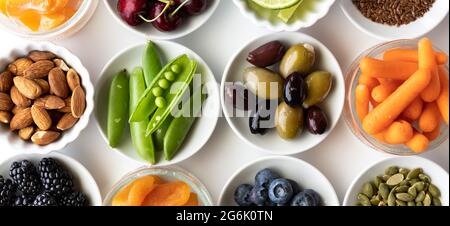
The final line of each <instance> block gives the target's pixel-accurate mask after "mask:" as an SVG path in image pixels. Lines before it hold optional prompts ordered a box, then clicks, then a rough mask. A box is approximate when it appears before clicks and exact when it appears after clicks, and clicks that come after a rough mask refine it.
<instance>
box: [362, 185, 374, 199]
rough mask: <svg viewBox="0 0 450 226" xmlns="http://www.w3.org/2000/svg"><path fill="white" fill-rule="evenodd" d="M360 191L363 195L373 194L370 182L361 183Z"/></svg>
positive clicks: (370, 195)
mask: <svg viewBox="0 0 450 226" xmlns="http://www.w3.org/2000/svg"><path fill="white" fill-rule="evenodd" d="M362 193H363V194H364V195H366V196H367V197H372V196H373V193H374V192H373V187H372V184H370V183H365V184H364V185H363V189H362Z"/></svg>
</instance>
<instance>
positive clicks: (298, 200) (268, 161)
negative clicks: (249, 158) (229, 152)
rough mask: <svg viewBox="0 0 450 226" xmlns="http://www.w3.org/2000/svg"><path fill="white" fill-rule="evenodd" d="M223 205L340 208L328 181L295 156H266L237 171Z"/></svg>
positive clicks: (226, 186)
mask: <svg viewBox="0 0 450 226" xmlns="http://www.w3.org/2000/svg"><path fill="white" fill-rule="evenodd" d="M218 203H219V205H221V206H293V207H301V206H307V207H316V206H339V200H338V198H337V195H336V192H335V191H334V188H333V186H332V185H331V183H330V182H329V181H328V179H327V178H326V177H325V176H324V175H323V174H322V173H321V172H320V171H319V170H317V169H316V168H315V167H314V166H312V165H310V164H308V163H306V162H304V161H302V160H300V159H296V158H293V157H283V156H280V157H276V156H273V157H265V158H262V159H259V160H256V161H254V162H252V163H250V164H248V165H246V166H244V167H243V168H241V169H240V170H238V171H237V172H236V173H235V174H234V175H233V176H232V177H231V179H230V180H229V181H228V182H227V184H226V185H225V187H224V189H223V191H222V194H221V196H220V198H219V202H218Z"/></svg>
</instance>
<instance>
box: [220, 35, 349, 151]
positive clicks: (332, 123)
mask: <svg viewBox="0 0 450 226" xmlns="http://www.w3.org/2000/svg"><path fill="white" fill-rule="evenodd" d="M274 40H279V41H281V42H282V43H283V44H285V45H286V48H290V47H291V46H293V45H296V44H299V43H308V44H310V45H312V46H313V47H314V51H315V52H316V54H317V55H316V63H315V65H314V70H322V71H328V72H330V73H331V75H332V76H333V88H332V89H331V92H330V94H329V95H328V97H327V98H326V99H325V100H324V101H323V103H321V104H320V107H321V108H322V109H323V110H324V111H325V112H326V114H327V117H328V120H329V126H328V128H327V131H326V132H325V133H324V134H322V135H312V134H311V133H309V132H307V131H306V130H307V129H306V128H305V130H304V131H303V133H302V134H301V135H298V136H297V137H296V138H295V139H292V140H289V141H286V140H283V139H282V138H281V137H280V136H279V135H278V134H277V131H276V129H272V130H270V131H267V134H266V135H264V136H260V135H254V134H251V133H250V129H249V128H248V121H249V118H248V117H240V116H242V115H235V116H236V117H230V116H233V107H232V106H231V105H230V104H224V103H225V100H224V97H223V95H222V108H223V110H224V115H225V116H226V117H227V118H226V119H227V120H228V122H229V124H230V126H231V128H232V129H233V130H234V131H235V132H236V134H237V135H238V136H239V137H240V138H241V139H242V140H244V141H246V142H247V143H248V144H249V145H251V146H253V147H255V148H258V149H259V150H261V151H264V152H265V153H269V154H274V155H292V154H298V153H301V152H304V151H307V150H310V149H312V148H314V147H315V146H316V145H318V144H320V143H321V142H322V141H324V140H325V139H326V138H327V137H328V135H330V134H331V133H332V132H333V129H334V128H335V127H336V125H337V123H338V121H339V118H340V116H341V113H342V110H343V108H344V98H345V82H344V79H343V75H342V71H341V68H340V67H339V63H338V61H337V60H336V58H335V57H334V56H333V53H331V51H330V50H328V49H327V47H326V46H324V45H323V44H322V43H320V41H318V40H316V39H314V38H312V37H310V36H308V35H304V34H300V33H297V32H280V33H274V34H270V35H264V36H263V37H260V38H257V39H256V40H254V41H253V40H252V42H251V43H249V44H248V45H245V47H244V48H242V49H239V50H238V51H236V55H235V56H234V57H233V58H232V59H230V62H229V63H228V65H227V68H226V69H225V72H224V75H223V78H222V79H223V80H222V84H221V94H223V93H224V89H225V83H231V82H244V81H243V71H244V70H245V68H247V67H250V66H252V65H251V64H250V63H248V62H247V60H246V59H247V56H248V54H249V53H250V52H251V51H253V50H254V49H256V48H258V47H260V46H261V45H263V44H265V43H268V42H271V41H274ZM272 69H273V70H274V71H279V69H278V68H276V67H275V68H272ZM237 114H238V113H237Z"/></svg>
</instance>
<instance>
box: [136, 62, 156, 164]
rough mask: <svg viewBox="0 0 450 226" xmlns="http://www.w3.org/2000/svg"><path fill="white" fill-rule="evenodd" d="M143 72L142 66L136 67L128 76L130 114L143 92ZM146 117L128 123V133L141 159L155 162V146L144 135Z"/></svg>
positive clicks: (150, 139)
mask: <svg viewBox="0 0 450 226" xmlns="http://www.w3.org/2000/svg"><path fill="white" fill-rule="evenodd" d="M144 80H145V79H144V72H143V70H142V68H140V67H137V68H135V69H134V70H133V72H132V73H131V76H130V114H131V112H132V111H133V109H134V108H135V107H136V105H137V103H138V101H139V98H140V97H141V95H142V94H143V93H144V92H145V81H144ZM148 121H149V120H148V119H147V120H146V121H145V120H144V121H142V122H132V123H130V134H131V140H132V141H133V146H134V148H135V149H136V151H137V153H138V155H139V157H141V158H142V159H143V160H145V161H147V162H150V163H151V164H155V163H156V157H155V148H154V146H153V140H152V138H151V137H146V136H145V130H146V128H147V124H148Z"/></svg>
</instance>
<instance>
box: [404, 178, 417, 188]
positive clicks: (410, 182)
mask: <svg viewBox="0 0 450 226" xmlns="http://www.w3.org/2000/svg"><path fill="white" fill-rule="evenodd" d="M405 181H408V184H409V185H410V186H413V184H415V183H417V182H419V181H420V180H418V179H411V180H408V179H406V180H405Z"/></svg>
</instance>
